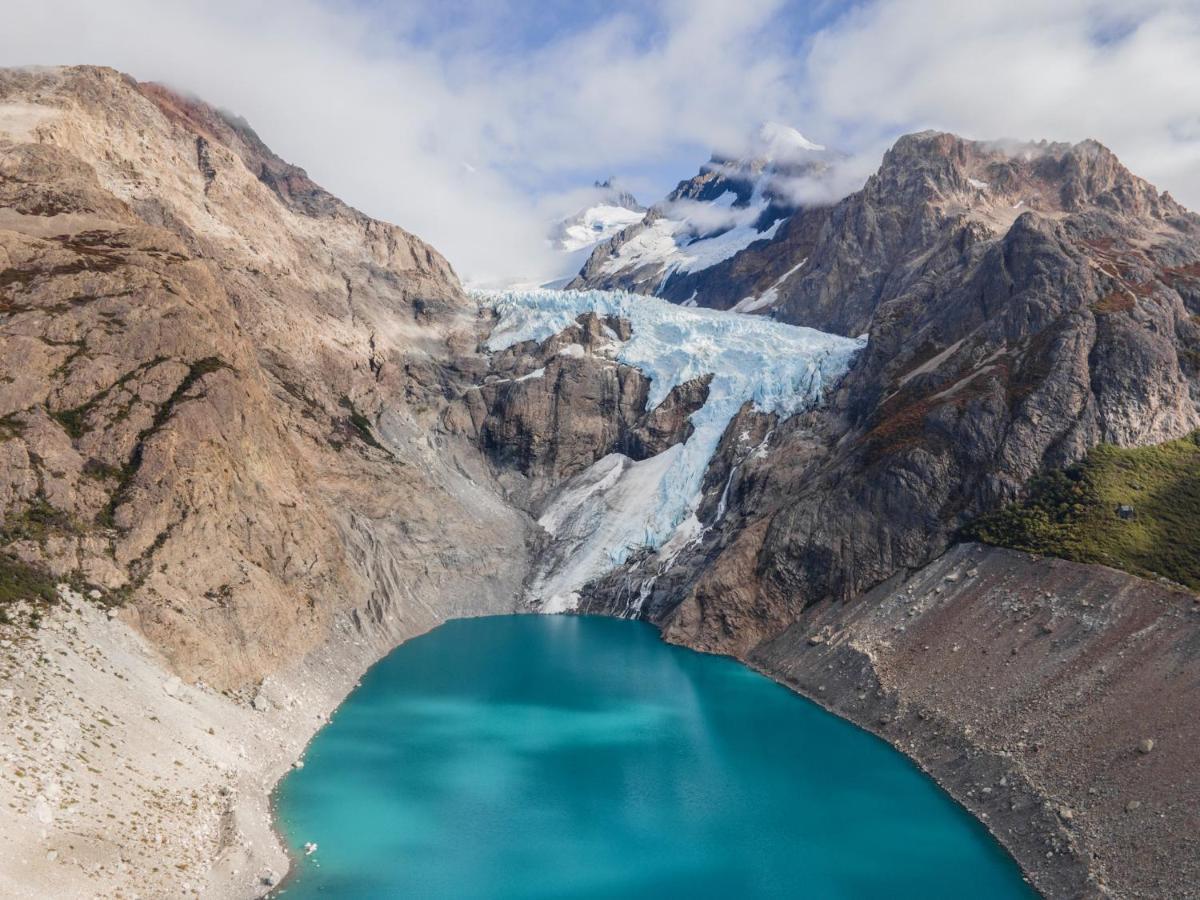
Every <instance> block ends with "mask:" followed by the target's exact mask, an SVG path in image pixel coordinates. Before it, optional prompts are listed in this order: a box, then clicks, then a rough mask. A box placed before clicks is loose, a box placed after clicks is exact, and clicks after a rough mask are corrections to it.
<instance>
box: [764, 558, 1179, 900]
mask: <svg viewBox="0 0 1200 900" xmlns="http://www.w3.org/2000/svg"><path fill="white" fill-rule="evenodd" d="M984 622H986V623H987V624H986V625H984V624H983V623H984ZM1150 642H1153V643H1154V644H1156V645H1157V647H1155V648H1154V649H1155V650H1156V651H1158V652H1153V653H1152V652H1148V651H1149V647H1148V646H1147V644H1149V643H1150ZM1197 642H1200V598H1197V597H1196V596H1195V595H1192V594H1190V593H1188V592H1186V591H1181V590H1179V589H1178V588H1175V587H1171V586H1165V585H1159V584H1155V583H1152V582H1148V581H1144V580H1142V579H1138V578H1134V577H1132V576H1129V575H1127V574H1125V573H1123V572H1118V571H1115V570H1112V569H1107V568H1104V567H1100V566H1086V565H1080V564H1076V563H1068V562H1064V561H1061V560H1049V559H1039V558H1035V557H1031V556H1029V555H1028V554H1024V553H1017V552H1013V551H1007V550H998V549H995V548H985V547H981V546H979V545H971V544H966V545H959V546H956V547H955V548H953V549H952V550H951V551H949V552H948V553H947V554H945V555H944V556H943V557H941V558H940V559H938V560H936V561H935V562H934V563H932V564H930V565H929V566H927V567H925V568H924V569H921V570H918V571H917V572H915V573H912V574H911V575H909V576H906V577H903V576H897V577H896V578H895V579H893V580H892V582H891V583H887V584H884V585H881V586H880V587H878V588H876V589H875V590H874V591H872V592H871V593H870V594H868V595H867V596H866V597H863V598H861V599H860V600H858V601H854V602H853V603H850V604H837V605H832V606H829V607H826V608H824V609H821V610H814V611H813V614H812V615H811V616H807V617H806V618H805V619H804V620H802V621H800V622H798V623H796V625H794V626H793V627H792V628H790V629H788V631H786V632H785V633H783V634H782V635H780V636H778V637H777V638H775V639H772V640H770V641H767V642H765V643H764V644H763V645H761V646H759V647H758V648H756V649H755V650H754V651H753V652H751V653H749V654H748V655H747V656H746V658H745V661H746V662H747V664H748V665H751V666H752V667H753V668H755V669H757V670H758V671H761V672H763V673H764V674H766V675H768V676H770V677H772V678H774V679H775V680H777V681H779V682H781V683H783V684H785V685H787V686H788V687H790V688H792V689H793V690H795V691H797V692H798V693H801V694H803V695H804V696H806V697H808V698H810V699H812V700H813V701H815V702H817V703H819V704H820V705H822V706H823V707H825V708H826V709H828V710H830V711H831V712H833V713H835V714H836V715H839V716H841V717H843V718H845V719H848V720H849V721H851V722H853V723H855V724H856V725H858V726H860V727H862V728H865V729H866V730H868V731H871V732H873V733H875V734H877V735H878V736H879V737H881V738H882V739H884V740H886V741H888V742H889V743H890V744H892V745H893V746H894V747H896V749H898V750H900V751H901V752H902V753H904V754H905V755H907V756H908V757H909V758H911V759H912V760H914V762H916V764H917V765H918V766H920V767H921V768H922V769H923V770H924V771H925V772H927V773H928V774H929V775H930V776H931V777H932V778H934V779H935V780H936V781H937V782H938V783H939V784H941V785H942V786H943V787H944V788H945V789H946V790H947V792H948V793H950V794H951V796H952V797H954V798H955V800H957V801H958V802H959V803H961V804H962V805H963V806H964V807H965V808H966V809H967V810H968V811H969V812H971V813H972V814H973V815H974V816H975V817H976V818H977V819H979V820H980V821H981V822H982V823H983V824H984V825H985V826H986V827H987V828H988V830H989V831H991V833H992V834H993V835H994V836H995V838H996V839H997V840H998V841H999V842H1000V843H1001V844H1002V845H1003V846H1005V847H1006V848H1007V849H1008V850H1009V852H1010V853H1012V855H1013V856H1014V857H1015V858H1016V860H1017V861H1018V863H1019V864H1020V866H1021V868H1022V870H1023V871H1024V872H1025V874H1026V876H1027V877H1028V879H1029V881H1030V883H1031V884H1033V885H1034V886H1035V887H1036V888H1037V889H1038V891H1039V892H1041V893H1042V894H1043V895H1044V896H1047V897H1108V896H1115V897H1178V898H1188V897H1196V896H1200V862H1198V860H1197V857H1196V854H1195V852H1194V847H1193V845H1192V842H1191V840H1190V838H1189V835H1190V834H1192V833H1194V830H1195V827H1196V824H1197V814H1198V810H1200V804H1198V802H1197V801H1198V800H1200V791H1198V790H1197V787H1196V785H1195V783H1194V781H1192V780H1191V779H1188V778H1183V779H1181V778H1179V777H1174V778H1172V777H1170V776H1169V774H1167V773H1170V772H1172V771H1175V772H1178V771H1182V770H1186V769H1187V768H1188V767H1189V766H1190V765H1191V763H1192V762H1193V761H1194V747H1195V746H1196V739H1197V736H1198V735H1197V730H1198V728H1200V726H1197V724H1196V722H1195V717H1194V716H1188V715H1187V714H1186V712H1183V711H1182V710H1180V709H1177V708H1172V703H1171V702H1170V701H1169V700H1167V699H1166V698H1164V697H1163V696H1162V695H1163V693H1164V691H1165V688H1166V685H1167V684H1169V683H1170V682H1171V681H1175V680H1178V681H1179V682H1188V681H1191V682H1192V683H1194V679H1195V677H1196V674H1197V672H1198V670H1200V662H1198V661H1197V660H1196V658H1195V654H1194V652H1192V648H1194V647H1195V646H1196V645H1197ZM1138 650H1141V651H1143V654H1142V655H1139V654H1138V653H1137V651H1138ZM1085 688H1086V690H1087V692H1086V693H1085V692H1084V691H1085ZM1077 693H1078V694H1079V699H1078V700H1077V702H1075V703H1070V702H1067V701H1066V700H1061V699H1059V697H1060V696H1072V697H1074V696H1075V695H1076V694H1077ZM1147 741H1149V742H1151V743H1150V744H1149V745H1147V743H1146V742H1147ZM1147 746H1150V747H1151V748H1152V750H1147ZM1148 852H1149V853H1153V854H1154V859H1155V863H1154V865H1152V866H1148V865H1146V854H1147V853H1148Z"/></svg>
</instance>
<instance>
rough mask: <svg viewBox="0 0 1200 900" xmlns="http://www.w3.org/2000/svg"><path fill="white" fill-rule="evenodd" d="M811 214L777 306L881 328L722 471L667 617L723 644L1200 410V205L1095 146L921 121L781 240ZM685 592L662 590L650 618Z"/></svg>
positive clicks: (834, 594) (883, 570)
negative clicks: (1009, 144)
mask: <svg viewBox="0 0 1200 900" xmlns="http://www.w3.org/2000/svg"><path fill="white" fill-rule="evenodd" d="M985 178H986V179H988V180H987V182H985V181H984V180H983V179H985ZM1027 207H1032V209H1027ZM809 217H820V218H821V219H822V220H823V224H822V225H821V227H820V228H813V229H803V228H801V231H809V232H813V233H814V235H815V236H814V237H813V242H812V243H811V244H809V245H807V246H805V247H804V248H803V249H799V250H797V251H796V253H795V255H802V256H804V257H806V258H808V259H809V262H808V263H807V264H806V265H805V266H804V267H802V269H801V270H800V271H799V272H797V273H796V275H794V276H793V279H794V281H790V282H789V285H791V287H790V289H789V290H787V291H783V290H782V289H781V294H780V296H781V297H783V298H784V299H783V300H781V303H780V306H779V307H778V309H777V314H778V315H779V316H780V317H786V318H788V319H789V320H791V321H795V322H800V323H802V324H808V325H812V326H814V327H819V328H822V329H827V330H832V331H840V332H843V333H858V332H860V331H865V332H867V333H868V334H869V342H868V346H867V349H866V351H864V353H863V354H862V355H861V356H860V357H859V358H858V359H857V360H856V362H855V364H854V366H853V367H852V368H851V370H850V372H849V373H848V375H847V377H846V379H845V380H844V381H843V383H842V385H841V386H840V388H839V390H838V392H837V394H836V395H835V396H834V397H833V398H832V402H831V404H830V407H829V409H827V410H826V411H825V412H823V413H821V414H819V415H816V416H812V417H810V418H809V419H808V420H807V421H806V420H803V419H795V420H792V421H790V422H787V423H783V424H782V425H781V426H780V427H779V428H777V429H776V430H775V431H774V433H773V435H772V452H771V453H770V454H769V456H768V457H767V458H766V459H749V460H747V459H741V458H740V457H739V455H738V450H737V448H736V447H735V446H732V445H730V446H728V447H727V448H726V450H725V453H724V455H723V457H722V459H723V461H722V462H719V463H718V464H717V466H715V467H714V474H715V475H717V476H718V477H719V476H720V475H721V473H722V472H723V473H733V475H731V476H728V477H732V478H733V481H732V485H733V493H732V496H733V497H734V499H735V503H734V504H733V512H732V515H733V519H732V520H730V521H726V522H724V523H722V527H721V528H719V529H716V531H714V532H713V534H714V535H715V534H717V533H721V535H722V536H721V537H714V538H713V543H712V544H711V545H710V546H708V547H706V548H705V549H704V550H703V552H702V553H700V554H698V556H697V563H696V566H695V568H696V571H695V578H694V580H693V581H692V582H691V584H692V586H691V587H690V588H688V590H687V591H686V597H687V599H686V600H685V601H684V603H685V606H686V607H687V609H688V611H689V612H688V615H687V616H686V619H687V621H688V622H689V623H690V624H688V625H687V626H683V625H682V624H681V622H682V620H680V619H671V621H672V622H680V624H679V626H678V627H679V628H680V629H682V630H681V631H680V633H679V634H680V637H681V639H682V638H683V637H684V635H685V634H686V635H687V639H688V640H691V641H696V642H698V643H700V644H702V645H704V646H709V647H712V648H714V649H735V650H736V649H739V648H745V647H747V646H750V645H752V644H753V643H754V642H755V641H756V640H757V639H758V638H759V637H761V636H762V634H763V629H764V628H765V630H766V632H767V633H769V632H770V630H771V627H772V626H769V625H764V622H765V621H768V620H774V621H776V622H777V623H778V624H780V625H782V624H783V623H786V622H787V621H790V620H791V619H792V618H793V617H794V616H795V615H796V614H797V613H798V612H799V611H800V610H801V609H803V608H804V607H805V606H806V605H808V604H811V603H815V602H819V601H821V600H823V599H827V598H834V599H848V598H850V597H853V596H856V595H857V594H859V593H861V592H862V591H863V590H865V589H866V588H869V587H870V586H871V585H873V584H876V583H879V582H880V581H882V580H884V579H885V578H887V577H889V576H890V575H891V574H892V573H893V572H895V571H896V570H898V569H901V568H906V567H907V568H913V567H918V566H920V565H923V564H924V563H925V562H927V561H928V560H929V559H931V558H933V557H934V556H936V555H937V554H938V553H940V552H941V551H942V549H944V548H945V546H946V544H947V542H948V540H949V539H950V537H951V536H952V535H953V533H954V532H955V530H956V529H957V528H958V527H960V526H961V525H962V524H963V523H964V522H966V521H967V520H969V519H970V518H971V517H973V516H975V515H978V514H979V513H980V512H981V511H983V510H986V509H990V508H993V507H995V506H996V505H998V504H1000V503H1001V502H1004V501H1006V500H1009V499H1011V498H1012V497H1013V496H1015V495H1016V493H1017V492H1018V491H1019V490H1020V489H1021V487H1022V485H1024V484H1025V482H1026V481H1027V480H1028V479H1029V478H1030V477H1031V476H1032V475H1034V474H1035V473H1036V472H1038V471H1040V470H1042V469H1043V468H1047V467H1060V466H1062V465H1065V464H1066V463H1069V462H1072V461H1074V460H1076V459H1078V458H1079V457H1080V455H1081V454H1082V453H1083V452H1084V451H1085V450H1086V448H1088V447H1089V446H1092V445H1094V444H1096V443H1097V442H1100V441H1108V442H1114V443H1118V444H1132V443H1148V442H1155V441H1160V440H1165V439H1167V438H1171V437H1177V436H1180V435H1182V434H1185V433H1187V432H1188V431H1190V430H1192V429H1193V428H1195V427H1196V425H1197V423H1198V422H1200V418H1198V414H1197V405H1196V402H1197V387H1196V381H1195V375H1196V371H1195V369H1194V362H1193V360H1194V357H1195V353H1196V349H1197V347H1198V346H1200V331H1198V330H1197V325H1196V322H1195V319H1194V315H1195V310H1196V309H1197V303H1198V302H1200V296H1198V295H1197V293H1196V292H1197V290H1198V289H1200V280H1198V279H1197V275H1196V273H1197V272H1200V269H1197V260H1198V259H1200V219H1197V217H1196V216H1194V215H1192V214H1191V213H1188V212H1186V211H1185V210H1183V209H1182V208H1180V207H1179V206H1178V205H1177V204H1175V203H1174V202H1173V201H1171V199H1170V198H1169V197H1167V196H1166V195H1159V194H1158V193H1157V192H1156V191H1155V190H1154V189H1153V188H1152V187H1151V186H1149V185H1147V184H1146V183H1145V182H1143V181H1141V180H1140V179H1137V178H1136V177H1134V176H1133V175H1131V174H1130V173H1129V172H1128V171H1127V170H1125V169H1124V168H1123V167H1121V166H1120V164H1119V163H1118V162H1117V161H1116V160H1115V158H1114V157H1113V156H1112V154H1111V153H1109V152H1108V151H1106V150H1104V149H1103V148H1102V147H1100V146H1098V145H1096V144H1092V143H1085V144H1080V145H1076V146H1073V147H1067V146H1065V145H1046V146H1041V145H1038V146H1027V147H1023V148H1017V149H1016V150H1010V149H1004V150H1001V149H997V148H994V147H991V146H988V145H983V144H977V143H972V142H967V141H963V140H960V139H958V138H954V137H952V136H949V135H938V134H922V135H914V136H911V137H908V138H904V139H902V140H901V141H900V142H898V144H897V145H896V147H895V148H894V149H893V150H892V151H890V152H889V154H888V156H887V157H886V158H885V160H884V163H883V165H882V166H881V168H880V171H879V173H878V174H877V175H875V176H873V177H872V178H871V179H870V181H869V182H868V184H867V186H866V188H864V190H863V191H862V192H860V193H858V194H855V195H852V196H851V197H849V198H847V199H846V200H844V201H842V202H841V203H840V204H838V205H837V206H835V207H833V208H831V209H826V210H817V211H812V212H810V211H802V212H800V213H798V214H797V215H796V216H795V217H794V218H793V219H792V220H791V221H790V222H789V226H788V229H789V230H788V233H789V234H792V233H793V232H795V231H796V229H797V228H798V227H800V226H801V225H802V224H803V222H804V221H805V220H806V219H807V218H809ZM794 236H796V237H797V238H798V234H797V235H794ZM788 261H790V260H788ZM786 264H787V261H785V262H783V263H778V265H786ZM764 428H765V426H759V430H760V431H763V430H764ZM713 524H716V523H713ZM714 556H715V557H717V558H716V561H715V563H714V560H713V557H714ZM726 566H727V567H728V573H729V574H728V575H722V574H721V573H722V571H723V570H725V568H726ZM678 600H679V593H678V586H674V587H672V588H671V589H670V590H665V589H664V593H663V600H662V602H661V603H660V604H659V605H658V606H656V611H655V613H654V614H653V615H655V616H656V617H660V618H661V617H664V616H666V617H668V618H670V617H671V616H672V615H673V614H672V613H670V612H669V610H670V609H673V608H674V605H675V603H677V602H678ZM739 610H740V611H741V612H740V613H739V612H738V611H739ZM751 611H753V612H751ZM743 619H746V620H747V622H743V621H742V620H743ZM744 625H748V626H749V627H743V626H744Z"/></svg>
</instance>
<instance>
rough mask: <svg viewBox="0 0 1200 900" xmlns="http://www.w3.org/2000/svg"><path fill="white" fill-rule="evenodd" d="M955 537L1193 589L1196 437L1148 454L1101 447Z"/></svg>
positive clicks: (1199, 509) (1198, 489)
mask: <svg viewBox="0 0 1200 900" xmlns="http://www.w3.org/2000/svg"><path fill="white" fill-rule="evenodd" d="M1121 507H1129V510H1131V512H1130V511H1129V510H1126V516H1128V517H1127V518H1126V517H1122V515H1121V514H1120V513H1119V512H1118V510H1119V509H1120V508H1121ZM962 537H963V538H964V539H966V540H973V541H981V542H982V543H985V544H995V545H996V546H1000V547H1012V548H1014V549H1017V550H1027V551H1029V552H1031V553H1039V554H1043V555H1046V556H1059V557H1062V558H1063V559H1072V560H1076V561H1077V562H1088V563H1102V564H1104V565H1108V566H1112V567H1113V568H1117V569H1124V570H1126V571H1128V572H1132V573H1134V574H1135V575H1142V576H1150V577H1153V576H1155V575H1163V576H1166V577H1167V578H1169V579H1171V580H1172V581H1175V582H1178V583H1180V584H1184V585H1187V586H1188V587H1190V588H1192V589H1193V590H1200V432H1195V433H1193V434H1192V435H1190V436H1188V437H1186V438H1182V439H1180V440H1177V441H1168V442H1167V443H1165V444H1156V445H1154V446H1150V447H1132V448H1124V447H1115V446H1112V445H1110V444H1101V445H1100V446H1098V447H1095V448H1093V449H1092V451H1091V452H1090V453H1088V455H1087V457H1086V458H1085V459H1084V460H1083V461H1082V462H1079V463H1077V464H1076V465H1074V466H1071V467H1070V468H1068V469H1066V470H1064V471H1060V472H1049V473H1047V474H1045V475H1039V476H1038V477H1037V478H1035V479H1034V480H1033V481H1032V482H1031V483H1030V485H1029V495H1028V497H1027V498H1026V499H1025V500H1024V501H1023V502H1020V503H1014V504H1012V505H1010V506H1006V507H1005V508H1004V509H1001V510H998V511H997V512H994V513H990V514H988V515H986V516H982V517H981V518H979V519H976V520H975V521H974V522H972V523H971V524H970V525H968V526H967V527H966V528H964V529H963V532H962Z"/></svg>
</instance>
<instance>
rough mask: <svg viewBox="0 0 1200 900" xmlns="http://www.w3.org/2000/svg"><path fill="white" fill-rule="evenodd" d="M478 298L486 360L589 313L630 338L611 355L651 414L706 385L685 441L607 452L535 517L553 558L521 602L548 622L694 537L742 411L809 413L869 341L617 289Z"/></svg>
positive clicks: (504, 293)
mask: <svg viewBox="0 0 1200 900" xmlns="http://www.w3.org/2000/svg"><path fill="white" fill-rule="evenodd" d="M476 297H477V299H478V300H479V301H480V303H481V304H483V305H485V306H488V307H491V308H493V309H495V311H496V312H497V313H498V314H499V321H498V322H497V324H496V327H495V328H494V329H493V331H492V334H491V336H490V337H489V339H488V341H487V345H486V346H487V349H488V350H489V351H493V352H495V351H499V350H503V349H505V348H507V347H511V346H512V345H513V344H517V343H520V342H522V341H543V340H545V339H546V338H548V337H551V336H553V335H555V334H558V333H559V332H560V331H562V330H563V329H564V328H566V327H568V326H569V325H571V324H573V323H574V322H575V320H576V319H577V318H578V317H579V316H580V315H582V314H583V313H587V312H595V313H597V314H598V315H601V316H617V317H619V318H622V319H625V320H627V321H628V322H629V323H630V326H631V329H632V336H631V337H630V339H629V340H628V341H625V342H619V341H615V340H614V347H613V351H612V353H613V356H614V358H615V359H617V360H618V361H619V362H622V363H624V364H626V365H629V366H633V367H635V368H637V369H639V370H641V371H642V372H643V373H644V374H645V375H646V376H647V377H648V378H649V379H650V381H651V385H650V395H649V397H648V399H647V405H648V407H649V408H651V409H653V408H654V407H655V406H657V405H658V404H659V403H661V402H662V401H663V400H664V399H665V398H666V396H667V395H668V394H669V393H670V392H671V390H672V389H673V388H675V387H676V386H678V385H681V384H683V383H685V382H687V381H691V380H692V379H694V378H699V377H701V376H704V375H711V376H712V382H711V383H710V385H709V394H708V400H707V401H706V402H705V404H704V406H703V407H702V408H701V409H699V410H698V411H696V412H695V413H693V415H692V417H691V422H692V426H693V428H694V431H693V433H692V435H691V437H690V438H688V440H687V441H686V442H685V443H683V444H677V445H676V446H674V447H671V448H670V449H668V450H666V451H664V452H663V453H660V454H659V455H658V456H655V457H652V458H650V459H646V460H641V461H636V462H635V461H633V460H630V459H628V458H627V457H624V456H622V455H620V454H610V455H609V456H606V457H604V458H603V459H601V460H599V461H598V462H596V463H595V464H593V465H592V466H591V467H590V468H589V469H587V470H586V471H584V472H582V473H580V474H579V475H577V476H576V477H575V478H572V479H571V480H570V481H569V482H567V483H566V484H565V485H563V486H562V487H561V488H560V490H559V492H558V494H557V496H556V497H555V498H554V499H553V500H552V501H551V502H550V504H549V506H548V507H547V508H546V509H545V510H544V511H543V513H542V515H541V518H540V519H539V524H541V525H542V527H543V528H545V529H546V531H547V532H549V533H550V534H552V535H553V536H554V537H555V548H554V551H553V552H552V553H551V554H548V558H547V560H546V563H545V564H544V565H543V566H542V567H541V569H540V570H539V571H538V573H537V575H536V577H535V579H534V582H533V585H532V587H531V589H530V599H531V601H532V602H533V603H534V604H535V605H537V606H538V607H539V608H541V609H542V610H543V611H545V612H561V611H565V610H569V609H573V608H574V607H575V605H576V604H577V603H578V599H579V593H578V592H579V590H580V588H582V587H583V585H585V584H586V583H587V582H588V581H590V580H592V579H593V578H596V577H598V576H600V575H603V574H604V573H606V572H608V571H610V570H611V569H613V568H615V567H616V566H618V565H620V564H621V563H623V562H624V561H625V560H626V559H627V558H628V557H629V555H630V553H632V552H634V551H636V550H641V549H650V550H657V549H659V548H661V547H663V546H664V545H666V544H667V543H668V542H671V543H672V546H674V545H676V544H679V543H680V541H681V540H682V539H683V538H685V537H689V536H694V535H696V534H698V533H699V531H700V523H699V522H697V521H696V517H695V512H696V509H697V508H698V506H699V504H700V500H701V484H702V481H703V478H704V472H705V470H706V469H707V468H708V463H709V461H710V460H711V459H712V456H713V453H714V452H715V451H716V449H717V445H718V444H719V442H720V440H721V435H722V434H723V433H724V431H725V428H726V426H728V424H729V422H730V420H731V419H732V418H733V416H734V415H735V414H736V413H737V411H738V410H739V409H740V408H741V407H742V405H743V404H745V403H747V402H751V403H753V404H754V405H755V406H756V407H757V408H758V409H759V410H761V411H763V412H768V413H776V414H778V415H779V416H781V417H787V416H790V415H793V414H795V413H797V412H800V411H802V410H805V409H809V408H812V407H813V406H815V405H816V404H818V403H819V402H820V401H821V399H822V398H823V397H824V395H825V392H826V390H827V389H828V388H829V387H830V386H831V385H832V384H834V383H835V382H836V381H837V380H838V379H839V378H840V377H841V376H842V374H843V373H844V372H845V371H846V369H847V368H848V367H849V365H850V362H851V360H852V359H853V358H854V356H855V354H856V353H857V352H858V351H859V350H861V349H862V347H863V346H864V345H865V343H866V342H865V340H863V339H861V338H845V337H840V336H838V335H832V334H826V333H824V332H821V331H816V330H815V329H812V328H801V327H797V326H794V325H785V324H783V323H780V322H775V321H773V320H770V319H766V318H762V317H757V316H744V315H738V314H736V313H729V312H721V311H717V310H709V309H689V308H684V307H680V306H676V305H674V304H671V303H668V302H667V301H665V300H660V299H658V298H657V297H646V296H642V295H638V294H630V293H625V292H618V291H554V290H545V289H537V290H510V291H498V292H486V293H478V294H476ZM673 537H674V538H675V540H672V538H673Z"/></svg>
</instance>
